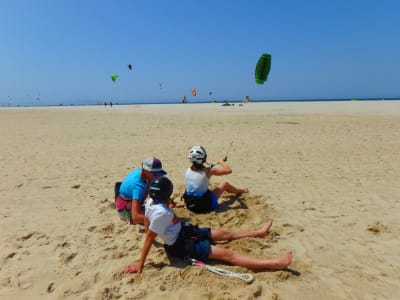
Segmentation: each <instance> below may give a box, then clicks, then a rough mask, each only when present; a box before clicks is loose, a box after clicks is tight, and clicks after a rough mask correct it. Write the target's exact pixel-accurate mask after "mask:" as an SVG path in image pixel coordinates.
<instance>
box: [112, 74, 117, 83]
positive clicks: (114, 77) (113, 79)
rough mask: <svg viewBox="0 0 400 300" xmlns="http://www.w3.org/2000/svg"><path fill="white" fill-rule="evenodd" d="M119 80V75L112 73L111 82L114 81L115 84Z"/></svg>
mask: <svg viewBox="0 0 400 300" xmlns="http://www.w3.org/2000/svg"><path fill="white" fill-rule="evenodd" d="M117 78H118V75H117V74H115V73H112V74H111V80H112V81H113V82H115V80H117Z"/></svg>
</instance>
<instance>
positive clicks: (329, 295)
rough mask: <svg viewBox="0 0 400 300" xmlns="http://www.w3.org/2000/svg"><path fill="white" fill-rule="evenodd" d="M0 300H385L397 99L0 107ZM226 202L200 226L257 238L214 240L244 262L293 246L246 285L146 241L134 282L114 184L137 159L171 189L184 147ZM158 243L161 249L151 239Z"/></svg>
mask: <svg viewBox="0 0 400 300" xmlns="http://www.w3.org/2000/svg"><path fill="white" fill-rule="evenodd" d="M0 133H1V146H0V163H1V170H0V178H1V180H0V192H1V194H0V195H1V200H0V201H1V204H0V226H1V235H0V238H1V240H0V242H1V247H0V298H1V299H64V298H65V299H161V298H162V299H398V298H399V297H400V239H399V232H400V221H399V220H400V218H399V215H400V214H399V213H400V204H399V203H400V183H399V178H400V150H399V149H400V101H368V102H362V101H352V102H314V103H249V104H245V105H242V106H239V105H238V104H235V106H230V107H222V106H221V104H185V105H182V104H177V105H127V106H113V107H112V108H110V107H107V108H104V106H98V107H48V108H2V109H0ZM231 141H233V145H232V148H231V150H230V152H229V157H228V163H229V165H230V166H231V167H232V169H233V173H232V174H231V175H228V176H225V177H224V178H214V177H213V178H212V183H213V184H215V183H217V182H219V181H220V180H222V179H226V180H228V181H229V182H231V183H232V184H234V185H236V186H238V187H248V188H249V189H250V193H249V194H246V195H243V196H242V197H241V198H239V199H234V198H232V197H230V196H229V195H225V196H224V197H223V198H221V199H220V202H221V207H220V209H219V210H217V211H216V212H214V213H211V214H208V215H200V216H199V215H194V214H192V213H189V212H188V211H187V210H186V209H176V213H177V215H178V216H181V217H185V218H190V219H191V220H192V222H193V223H198V224H200V225H202V226H211V227H214V228H215V227H224V228H228V229H255V228H260V227H261V226H262V225H263V224H264V223H265V222H266V221H267V220H268V219H269V218H273V219H274V224H273V226H272V229H271V232H270V234H269V235H268V236H267V237H266V238H265V239H250V238H248V239H244V240H240V241H234V242H229V243H225V244H223V246H224V245H225V246H229V247H231V248H232V249H234V250H236V251H238V252H240V253H243V254H247V255H251V256H255V257H265V258H272V257H276V256H278V255H280V254H282V253H283V252H284V251H285V250H286V249H292V250H293V252H294V260H293V263H292V265H291V266H290V268H289V269H288V270H285V271H278V272H268V271H257V272H255V271H252V270H247V269H244V268H240V267H233V266H229V265H226V264H224V263H220V262H210V264H211V265H214V266H217V267H222V268H225V269H227V270H231V271H235V272H244V273H251V274H252V275H253V276H254V281H253V282H252V283H251V284H246V283H244V282H242V281H240V280H238V279H235V278H227V277H221V276H218V275H215V274H213V273H210V272H208V271H206V270H204V269H201V268H200V267H194V266H189V265H188V264H186V263H185V262H180V261H175V260H173V261H172V262H170V261H169V260H168V258H167V257H166V255H165V253H164V250H163V248H162V246H161V244H160V243H156V244H155V245H154V246H153V247H152V249H151V251H150V254H149V257H148V260H147V263H146V265H145V269H144V272H143V273H142V274H139V275H128V276H124V275H122V274H121V271H122V270H123V268H124V267H125V266H126V265H128V264H130V263H132V262H134V261H135V260H137V259H138V257H139V255H140V251H141V247H142V242H143V240H142V239H143V237H144V229H143V227H142V226H139V225H130V226H129V225H127V224H126V223H124V222H122V221H121V220H119V218H118V216H117V214H116V212H115V210H114V209H113V185H114V182H116V181H120V180H121V179H123V178H124V176H125V175H126V174H127V173H128V172H129V171H130V170H131V169H133V168H134V167H137V166H139V165H140V163H141V161H142V160H143V159H145V158H146V157H148V156H156V157H158V158H160V159H161V160H162V162H163V165H164V168H165V170H166V171H168V176H169V177H170V178H171V180H172V181H173V182H174V186H175V191H174V197H175V199H176V200H179V198H180V195H181V194H182V193H183V190H184V182H183V179H184V172H185V170H186V168H187V167H188V165H189V164H188V160H187V154H188V150H189V149H190V147H191V146H193V145H196V144H200V145H203V146H204V147H206V149H207V152H208V154H209V155H208V156H209V160H210V161H215V160H217V159H218V158H221V157H224V156H225V154H226V151H227V149H228V147H229V144H230V142H231ZM157 241H158V242H159V241H160V240H157Z"/></svg>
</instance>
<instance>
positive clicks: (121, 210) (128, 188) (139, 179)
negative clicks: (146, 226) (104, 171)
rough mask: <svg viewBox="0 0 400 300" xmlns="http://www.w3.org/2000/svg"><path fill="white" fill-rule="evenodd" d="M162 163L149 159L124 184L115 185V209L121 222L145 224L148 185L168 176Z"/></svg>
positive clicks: (129, 175)
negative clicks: (144, 203) (160, 177)
mask: <svg viewBox="0 0 400 300" xmlns="http://www.w3.org/2000/svg"><path fill="white" fill-rule="evenodd" d="M166 174H167V172H165V171H164V170H163V168H162V164H161V161H160V160H159V159H158V158H155V157H149V158H147V159H146V160H144V161H143V163H142V167H141V168H137V169H135V170H133V171H131V172H130V173H129V174H128V175H127V176H126V177H125V179H124V180H123V181H122V182H116V183H115V208H116V209H117V212H118V215H119V217H120V219H121V220H125V221H127V222H128V223H129V224H131V223H132V222H134V223H136V224H143V222H144V211H143V202H144V200H146V198H147V195H148V185H149V183H150V182H151V181H152V180H153V179H154V178H156V177H159V176H163V175H166Z"/></svg>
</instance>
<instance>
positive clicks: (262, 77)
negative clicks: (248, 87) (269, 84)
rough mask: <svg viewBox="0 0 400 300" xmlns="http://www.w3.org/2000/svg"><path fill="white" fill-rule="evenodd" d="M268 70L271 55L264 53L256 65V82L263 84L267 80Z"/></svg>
mask: <svg viewBox="0 0 400 300" xmlns="http://www.w3.org/2000/svg"><path fill="white" fill-rule="evenodd" d="M270 70H271V55H270V54H267V53H264V54H263V55H261V57H260V58H259V60H258V62H257V65H256V70H255V77H256V82H257V83H258V84H263V83H264V82H265V81H266V80H267V77H268V74H269V71H270Z"/></svg>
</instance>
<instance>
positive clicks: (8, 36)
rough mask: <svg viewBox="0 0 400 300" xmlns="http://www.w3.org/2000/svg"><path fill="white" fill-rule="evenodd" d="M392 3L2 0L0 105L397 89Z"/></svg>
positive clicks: (397, 92)
mask: <svg viewBox="0 0 400 300" xmlns="http://www.w3.org/2000/svg"><path fill="white" fill-rule="evenodd" d="M399 12H400V1H397V0H392V1H389V0H380V1H376V0H374V1H372V0H334V1H332V0H319V1H317V0H306V1H300V0H287V1H285V0H279V1H278V0H246V1H244V0H243V1H241V0H224V1H222V0H201V1H200V0H198V1H194V0H164V1H161V0H157V1H156V0H141V1H135V0H114V1H103V0H79V1H78V0H0V105H4V104H5V103H7V102H11V103H12V104H13V105H30V104H33V105H41V104H55V105H58V104H60V103H63V104H65V105H67V104H71V103H81V104H82V103H96V102H97V101H101V102H104V101H110V100H112V101H113V102H119V103H128V102H146V101H157V102H162V101H180V100H181V99H182V96H183V95H186V96H187V97H188V100H189V101H210V100H213V99H215V100H218V101H220V100H224V99H230V100H242V99H243V98H244V97H245V96H246V95H249V96H250V97H252V98H253V99H257V100H273V99H277V100H279V99H291V100H293V99H319V98H369V97H373V98H375V97H385V98H389V97H399V96H400V80H399V78H400V75H399V67H400V55H399V54H398V53H399V49H400V38H399V37H400V18H399V16H398V14H399ZM262 53H270V54H271V55H272V66H271V72H270V74H269V77H268V80H267V81H266V82H265V83H264V84H263V85H258V84H256V83H255V80H254V69H255V65H256V63H257V60H258V58H259V57H260V56H261V54H262ZM128 64H131V65H132V70H129V69H128V67H127V65H128ZM112 73H116V74H118V75H119V77H118V79H117V81H116V82H115V83H113V82H112V81H111V77H110V76H111V74H112ZM160 84H161V88H160ZM192 88H197V91H198V94H197V96H196V97H193V96H191V89H192ZM209 92H212V95H211V96H210V95H209ZM37 99H40V100H37Z"/></svg>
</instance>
